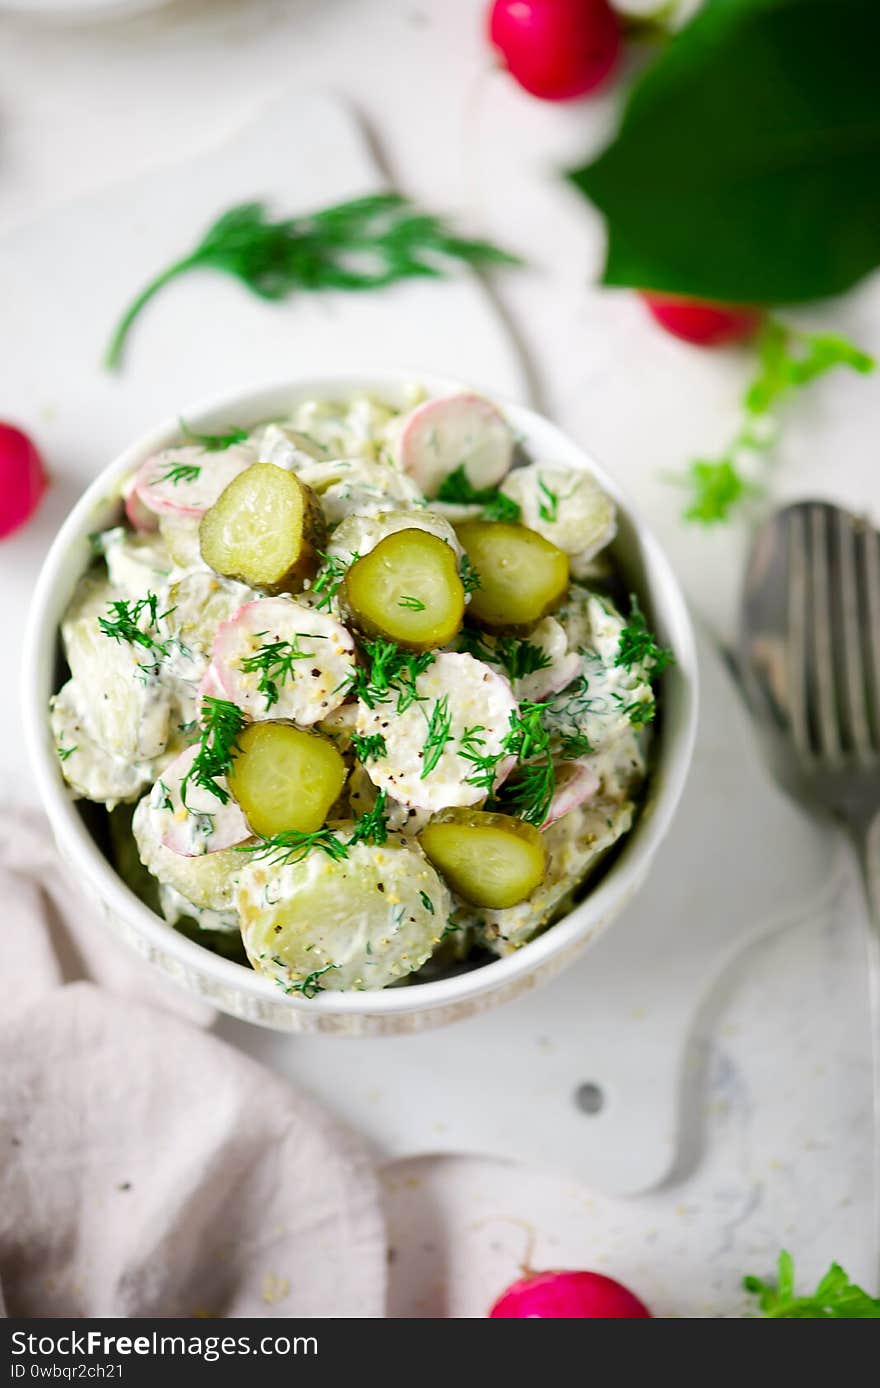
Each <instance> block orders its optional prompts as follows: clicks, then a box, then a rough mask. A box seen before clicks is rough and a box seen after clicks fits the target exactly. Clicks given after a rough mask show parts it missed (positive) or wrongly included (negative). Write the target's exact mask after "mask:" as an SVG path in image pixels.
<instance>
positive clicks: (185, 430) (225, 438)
mask: <svg viewBox="0 0 880 1388" xmlns="http://www.w3.org/2000/svg"><path fill="white" fill-rule="evenodd" d="M178 423H179V424H180V432H181V433H182V434H183V437H184V438H185V439H186V441H187V443H194V444H198V446H199V447H200V448H203V449H204V450H205V452H206V453H223V452H224V451H225V450H226V449H227V448H232V446H233V444H236V443H245V442H246V440H247V436H248V431H247V429H236V428H234V427H233V428H232V429H227V430H226V432H225V433H222V434H200V433H199V432H198V430H197V429H191V428H190V427H189V425H188V424H187V422H186V420H185V419H181V420H178Z"/></svg>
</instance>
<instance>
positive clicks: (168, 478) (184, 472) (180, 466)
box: [153, 463, 202, 487]
mask: <svg viewBox="0 0 880 1388" xmlns="http://www.w3.org/2000/svg"><path fill="white" fill-rule="evenodd" d="M201 474H202V469H201V467H200V466H199V464H198V463H172V465H171V467H170V468H169V469H168V471H167V472H160V473H159V475H158V476H157V477H154V478H153V481H154V483H156V484H158V483H159V482H173V484H174V486H175V487H176V486H177V484H178V482H196V481H198V479H199V477H200V476H201Z"/></svg>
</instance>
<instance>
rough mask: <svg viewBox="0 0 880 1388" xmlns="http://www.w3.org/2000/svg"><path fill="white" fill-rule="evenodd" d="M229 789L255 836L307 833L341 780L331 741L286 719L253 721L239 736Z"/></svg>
mask: <svg viewBox="0 0 880 1388" xmlns="http://www.w3.org/2000/svg"><path fill="white" fill-rule="evenodd" d="M238 746H239V749H240V750H239V751H238V752H237V753H236V754H235V757H234V760H233V763H232V770H231V771H230V773H229V789H230V790H231V791H232V794H233V795H234V796H235V799H236V800H237V801H238V803H239V805H240V806H241V808H242V810H243V811H244V813H245V816H246V818H247V821H248V823H249V824H250V826H251V828H252V829H253V831H254V833H255V834H259V835H261V837H263V838H271V837H272V835H273V834H282V833H287V832H289V831H294V832H297V833H301V834H311V833H313V832H314V831H315V830H316V829H320V828H321V826H322V824H324V822H325V820H326V818H327V815H328V814H329V812H330V807H331V805H333V803H334V801H336V800H338V798H339V794H340V791H341V790H342V786H343V783H344V781H345V762H344V761H343V760H342V757H341V756H340V754H339V752H338V751H337V750H336V748H335V747H334V746H333V743H332V742H330V741H328V739H327V738H325V737H319V736H318V734H317V733H307V732H304V731H303V730H302V728H294V727H291V725H290V724H289V723H270V722H263V723H252V724H251V725H250V727H248V728H245V730H244V732H242V733H240V734H239V738H238Z"/></svg>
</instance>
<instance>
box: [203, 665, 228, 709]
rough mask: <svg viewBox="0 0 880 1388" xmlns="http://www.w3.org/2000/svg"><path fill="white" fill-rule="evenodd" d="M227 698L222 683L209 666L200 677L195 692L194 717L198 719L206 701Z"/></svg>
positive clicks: (212, 667)
mask: <svg viewBox="0 0 880 1388" xmlns="http://www.w3.org/2000/svg"><path fill="white" fill-rule="evenodd" d="M226 697H227V694H226V690H225V688H224V687H223V682H222V680H221V679H220V676H219V675H218V674H217V671H216V670H215V669H214V666H213V665H209V666H208V668H207V670H206V671H205V673H204V674H203V675H202V678H201V682H200V684H199V687H198V689H197V691H196V717H197V718H198V717H199V715H200V713H201V710H202V705H203V703H204V702H205V700H206V699H225V698H226Z"/></svg>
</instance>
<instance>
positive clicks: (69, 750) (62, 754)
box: [55, 743, 77, 761]
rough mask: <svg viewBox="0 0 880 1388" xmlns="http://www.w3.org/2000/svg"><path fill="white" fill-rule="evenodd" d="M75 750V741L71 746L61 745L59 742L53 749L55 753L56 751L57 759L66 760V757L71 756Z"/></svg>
mask: <svg viewBox="0 0 880 1388" xmlns="http://www.w3.org/2000/svg"><path fill="white" fill-rule="evenodd" d="M76 750H77V744H76V743H74V744H73V746H72V747H62V746H61V745H60V744H59V745H58V746H57V747H56V748H55V751H56V753H57V755H58V760H59V761H67V758H68V757H72V756H73V754H74V752H75V751H76Z"/></svg>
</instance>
